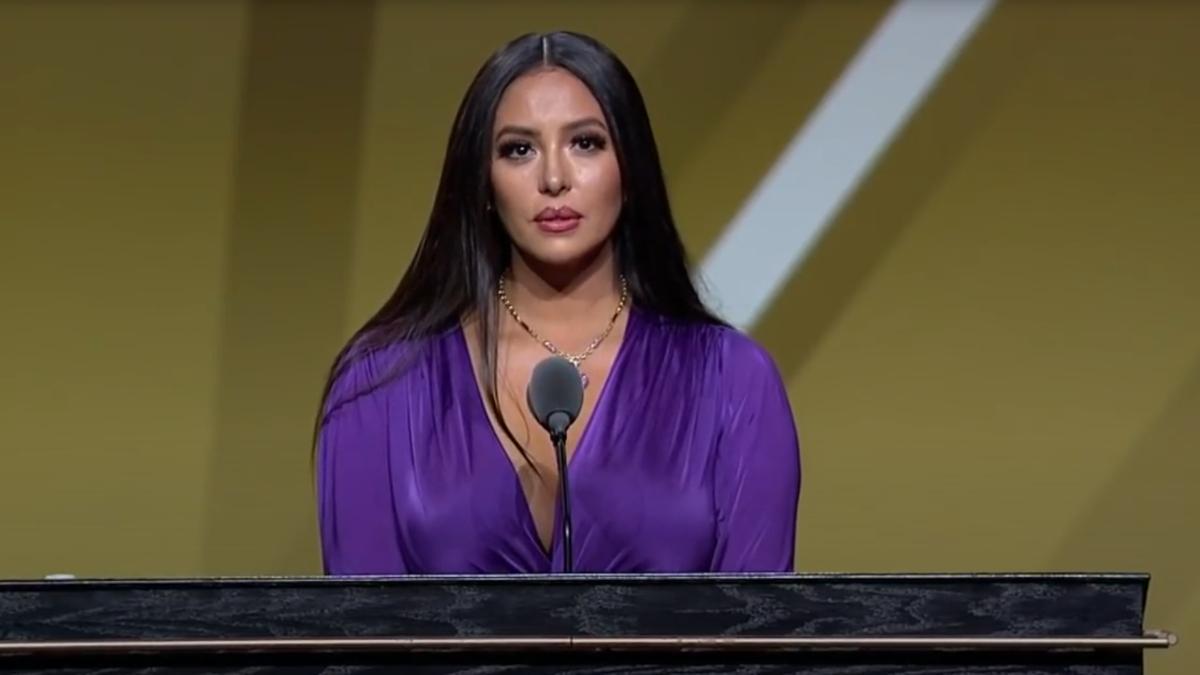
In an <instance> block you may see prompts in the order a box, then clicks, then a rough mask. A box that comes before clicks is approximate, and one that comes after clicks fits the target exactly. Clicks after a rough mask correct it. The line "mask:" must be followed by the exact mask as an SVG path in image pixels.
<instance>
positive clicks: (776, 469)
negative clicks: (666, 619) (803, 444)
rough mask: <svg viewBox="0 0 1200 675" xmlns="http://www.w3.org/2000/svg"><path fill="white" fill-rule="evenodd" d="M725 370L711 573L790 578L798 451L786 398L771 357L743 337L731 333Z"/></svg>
mask: <svg viewBox="0 0 1200 675" xmlns="http://www.w3.org/2000/svg"><path fill="white" fill-rule="evenodd" d="M721 367H722V378H721V380H722V386H723V388H724V391H725V396H724V401H723V404H724V421H723V424H722V429H721V433H720V438H719V439H718V448H717V463H716V474H715V477H714V481H715V498H716V507H717V545H716V550H715V552H714V555H713V563H712V571H714V572H791V571H793V556H794V548H795V538H796V509H797V505H798V500H799V496H800V447H799V440H798V438H797V434H796V426H795V422H794V421H793V418H792V409H791V406H790V405H789V403H788V398H787V391H786V390H785V388H784V384H783V380H782V378H781V377H780V374H779V370H778V368H777V367H776V366H775V363H774V361H773V360H772V359H771V357H770V355H769V354H767V352H766V351H765V350H763V349H762V348H761V347H760V346H759V345H757V344H756V343H754V342H753V341H752V340H751V339H750V338H748V337H746V336H744V335H741V334H739V333H732V332H731V333H730V335H729V337H728V339H727V341H726V346H725V352H724V355H723V358H722V364H721Z"/></svg>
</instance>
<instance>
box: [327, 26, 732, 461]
mask: <svg viewBox="0 0 1200 675" xmlns="http://www.w3.org/2000/svg"><path fill="white" fill-rule="evenodd" d="M542 67H557V68H562V69H564V70H566V71H568V72H570V73H572V74H573V75H574V76H575V77H578V78H579V79H580V80H581V81H582V82H583V83H584V84H585V85H586V86H587V87H588V89H590V90H591V93H592V95H593V96H595V97H596V100H597V101H598V102H599V103H600V108H601V109H602V110H603V111H604V116H605V119H606V121H607V123H608V127H609V130H610V133H611V135H612V139H613V147H614V149H615V151H616V154H617V162H618V165H619V167H620V171H621V182H622V193H623V195H624V199H625V202H624V206H623V208H622V211H621V215H620V216H619V219H618V222H617V225H616V227H615V229H614V234H613V237H614V239H613V244H614V251H615V254H616V255H615V259H616V263H617V266H618V269H619V271H620V272H622V273H623V274H624V275H625V278H626V280H627V281H628V284H629V294H630V299H631V301H632V303H633V305H634V306H635V307H637V308H639V309H640V310H646V311H649V312H652V313H656V314H659V315H662V316H665V317H669V318H673V319H678V320H683V321H696V322H702V323H716V324H721V323H723V322H722V321H721V320H720V319H718V318H717V317H715V316H714V315H713V314H711V313H710V312H709V310H708V309H707V308H705V306H704V303H703V302H702V301H701V299H700V297H699V294H698V293H697V291H696V288H695V286H694V285H693V283H692V280H691V277H690V274H689V270H688V263H687V257H686V254H685V251H684V247H683V242H682V241H680V238H679V233H678V232H677V230H676V228H675V221H674V219H673V218H672V216H671V208H670V204H669V201H668V199H667V189H666V183H665V181H664V179H663V174H662V167H661V164H660V162H659V158H658V150H657V148H656V147H655V143H654V135H653V133H652V131H651V128H650V119H649V117H648V115H647V114H646V106H645V103H644V101H643V100H642V95H641V92H640V91H639V90H638V87H637V84H636V82H635V81H634V79H633V76H632V75H631V74H630V73H629V70H628V69H627V68H626V67H625V65H624V64H623V63H621V61H620V60H619V59H618V58H617V57H616V55H615V54H613V53H612V52H611V51H609V49H608V48H607V47H605V46H604V45H602V44H601V43H600V42H598V41H596V40H595V39H593V38H591V37H588V36H585V35H580V34H578V33H572V32H555V33H546V34H535V33H530V34H526V35H523V36H521V37H519V38H517V39H515V40H513V41H512V42H509V43H508V44H506V45H504V46H503V47H502V48H501V49H499V50H498V51H497V52H495V53H494V54H493V55H492V56H491V58H489V59H488V60H487V62H486V63H484V65H483V67H482V68H480V70H479V72H478V73H477V74H476V75H475V79H474V80H473V81H472V82H471V86H470V87H469V88H468V89H467V92H466V95H465V96H464V97H463V101H462V104H461V105H460V106H459V109H458V114H457V115H456V117H455V119H454V127H453V129H452V130H451V132H450V141H449V144H448V147H447V148H446V157H445V161H444V163H443V165H442V175H441V181H440V183H439V184H438V189H437V194H436V196H435V197H434V203H433V209H432V213H431V214H430V216H429V222H428V225H427V226H426V228H425V233H424V235H423V236H422V238H421V241H420V243H419V244H418V246H417V250H416V253H415V255H414V257H413V260H412V263H411V264H410V265H409V267H408V270H407V271H406V272H405V273H404V276H403V278H402V279H401V280H400V283H399V285H398V286H397V287H396V290H395V291H394V292H393V293H392V295H391V297H390V298H388V300H387V302H385V303H384V305H383V307H381V308H380V309H379V311H377V312H376V313H375V315H374V316H372V317H371V318H370V319H369V320H368V321H367V322H366V324H365V325H363V327H362V328H360V329H359V330H358V331H357V332H356V333H355V334H354V336H353V337H352V338H351V339H350V340H349V342H348V343H347V345H346V346H345V347H344V348H343V349H342V350H341V351H340V352H339V353H338V355H337V358H336V359H335V361H334V363H333V366H332V368H331V369H330V372H329V376H328V379H327V381H326V383H325V390H324V392H323V393H322V396H321V413H320V415H319V416H318V419H317V425H316V429H315V432H316V433H319V431H320V427H321V424H322V423H323V422H324V420H325V419H326V416H327V415H328V414H329V413H330V412H332V410H333V409H335V408H336V407H338V406H339V405H341V404H342V403H344V402H345V401H346V400H348V399H349V398H351V397H356V396H358V395H362V394H363V393H366V392H365V391H356V392H349V393H347V394H345V395H340V396H339V397H338V399H339V400H335V401H330V400H329V399H330V392H331V391H332V389H333V387H334V384H335V382H337V380H338V378H339V377H340V376H341V375H342V374H343V373H344V372H345V371H346V369H347V368H349V367H350V366H351V365H353V363H354V362H355V360H356V359H357V358H359V357H362V356H363V355H365V354H367V353H370V352H372V351H375V350H379V349H382V348H386V347H390V346H392V345H396V344H399V343H405V342H409V343H413V342H419V341H420V340H422V339H423V338H428V337H430V336H433V335H435V334H438V333H441V332H442V331H445V330H447V329H449V328H452V327H454V325H455V324H456V323H457V322H458V321H460V320H461V319H462V317H464V316H466V315H474V316H476V317H478V319H479V322H478V323H479V336H480V342H481V343H482V344H481V349H480V355H481V356H480V363H479V366H478V368H479V373H478V375H479V380H480V382H482V383H483V390H484V391H483V393H484V399H485V401H486V403H487V405H488V407H489V408H490V410H491V411H492V413H493V414H494V415H495V416H496V419H497V420H499V423H500V426H501V428H502V429H503V431H504V433H505V434H506V435H507V436H508V438H509V440H511V441H512V442H513V443H514V444H515V445H516V447H517V448H518V449H519V450H520V451H521V453H522V455H525V450H524V448H523V447H522V446H521V444H520V443H519V442H517V440H516V439H515V438H514V437H513V434H512V432H511V431H510V430H509V428H508V426H507V424H506V423H505V421H504V419H503V416H502V415H501V414H500V411H499V405H498V402H497V393H496V392H497V386H496V380H497V377H496V361H497V357H496V352H497V333H498V325H499V311H498V308H497V304H498V303H497V297H496V285H497V282H498V280H499V278H500V276H501V275H502V274H503V273H504V272H505V270H506V269H507V268H508V266H509V264H510V262H511V255H512V243H511V241H510V239H509V237H508V235H507V233H506V232H505V229H504V227H503V225H502V224H501V223H500V222H499V220H498V219H497V218H496V217H495V216H494V215H493V214H492V212H491V211H489V209H488V207H487V205H488V204H489V202H490V200H491V194H492V186H491V179H490V175H491V174H490V168H489V167H490V162H491V154H492V125H493V121H494V118H495V112H496V106H497V103H498V102H499V100H500V96H501V94H502V93H503V92H504V90H505V89H506V88H507V87H508V85H509V84H510V83H511V82H512V81H513V80H514V79H516V78H517V77H519V76H521V75H523V74H525V73H527V72H530V71H532V70H536V69H538V68H542ZM391 370H392V372H393V373H394V372H396V371H397V370H398V368H393V369H391ZM377 379H378V380H379V381H377V382H373V383H371V386H370V387H369V389H374V388H377V387H378V386H379V385H380V384H382V383H383V381H385V380H386V379H387V378H386V377H380V378H377ZM314 440H315V439H314ZM526 459H528V456H527V455H526Z"/></svg>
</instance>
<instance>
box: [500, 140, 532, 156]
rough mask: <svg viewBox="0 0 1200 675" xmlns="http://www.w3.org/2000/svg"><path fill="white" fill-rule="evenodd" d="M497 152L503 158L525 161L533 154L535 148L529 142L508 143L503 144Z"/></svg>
mask: <svg viewBox="0 0 1200 675" xmlns="http://www.w3.org/2000/svg"><path fill="white" fill-rule="evenodd" d="M497 152H498V154H499V155H500V156H501V157H507V158H509V159H524V158H526V157H528V156H530V155H531V154H533V146H532V145H530V144H529V143H528V142H527V141H508V142H506V143H501V144H500V147H499V148H498V149H497Z"/></svg>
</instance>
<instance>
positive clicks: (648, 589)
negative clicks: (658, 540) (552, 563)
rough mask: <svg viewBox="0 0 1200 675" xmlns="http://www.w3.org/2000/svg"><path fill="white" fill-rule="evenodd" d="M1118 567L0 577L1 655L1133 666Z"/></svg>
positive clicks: (727, 668) (125, 666)
mask: <svg viewBox="0 0 1200 675" xmlns="http://www.w3.org/2000/svg"><path fill="white" fill-rule="evenodd" d="M1148 586H1149V577H1148V576H1147V575H1137V574H1102V575H1093V574H1035V575H1024V574H1017V575H1014V574H980V575H846V574H820V575H786V576H782V575H781V576H761V575H750V576H711V575H697V576H691V575H685V576H654V575H651V576H627V575H622V576H595V575H561V576H522V577H407V578H391V577H386V578H385V577H343V578H252V579H195V580H162V579H160V580H94V581H88V580H79V581H74V580H70V581H12V582H0V673H12V672H27V673H34V672H36V673H88V672H97V673H98V672H103V673H134V672H140V673H169V672H188V673H339V674H340V673H396V672H402V673H468V672H469V673H485V672H486V673H493V672H531V671H532V672H572V673H584V672H594V673H601V672H603V673H623V672H640V673H671V672H687V673H730V672H733V673H855V674H857V675H863V674H868V673H870V674H874V673H889V674H895V673H925V674H932V673H1006V674H1007V673H1039V674H1040V673H1076V674H1083V673H1087V674H1088V675H1101V674H1113V675H1116V674H1120V675H1133V674H1134V673H1141V672H1142V656H1143V651H1144V650H1146V649H1153V648H1165V647H1168V646H1170V645H1171V644H1173V643H1174V640H1175V638H1174V636H1173V635H1171V634H1169V633H1163V632H1147V631H1146V630H1145V629H1144V628H1143V626H1142V617H1143V612H1144V608H1145V605H1146V594H1147V590H1148Z"/></svg>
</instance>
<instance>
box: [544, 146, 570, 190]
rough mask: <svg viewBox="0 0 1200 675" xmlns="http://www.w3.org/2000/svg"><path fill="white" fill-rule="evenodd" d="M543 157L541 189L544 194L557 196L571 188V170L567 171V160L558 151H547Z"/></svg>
mask: <svg viewBox="0 0 1200 675" xmlns="http://www.w3.org/2000/svg"><path fill="white" fill-rule="evenodd" d="M543 158H544V159H543V161H542V173H541V182H540V185H539V186H538V189H539V191H540V192H541V193H542V194H546V195H549V196H551V197H557V196H558V195H560V194H562V193H563V192H566V191H567V190H570V189H571V180H570V177H569V175H568V174H569V173H570V172H569V171H567V167H566V166H565V162H564V161H563V160H562V158H561V157H559V153H558V151H557V150H554V151H551V152H547V153H546V154H545V155H543Z"/></svg>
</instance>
